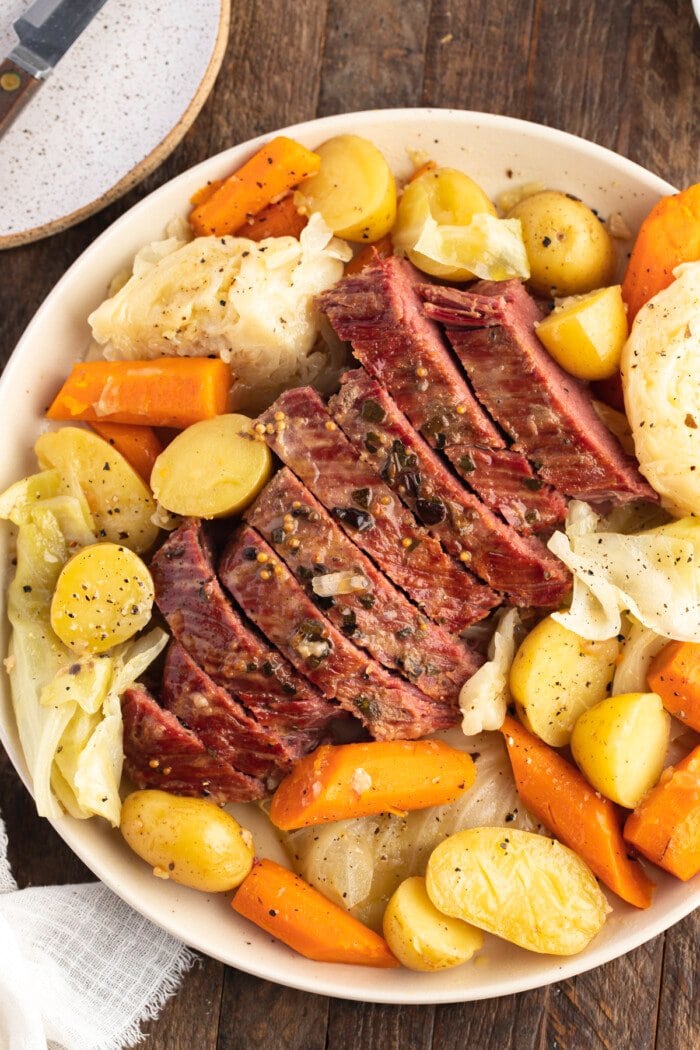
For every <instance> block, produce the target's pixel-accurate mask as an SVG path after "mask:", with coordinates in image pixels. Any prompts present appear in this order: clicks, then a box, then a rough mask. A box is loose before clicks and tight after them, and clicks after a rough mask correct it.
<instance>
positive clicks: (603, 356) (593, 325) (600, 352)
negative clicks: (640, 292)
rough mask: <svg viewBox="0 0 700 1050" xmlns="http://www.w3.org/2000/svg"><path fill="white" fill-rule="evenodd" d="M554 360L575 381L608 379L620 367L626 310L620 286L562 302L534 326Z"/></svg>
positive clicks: (625, 329)
mask: <svg viewBox="0 0 700 1050" xmlns="http://www.w3.org/2000/svg"><path fill="white" fill-rule="evenodd" d="M537 335H538V336H539V339H540V341H541V342H542V343H543V344H544V346H545V348H546V349H547V350H548V351H549V353H550V354H551V355H552V357H553V358H554V360H555V361H557V362H558V364H560V365H561V367H562V368H565V369H566V371H567V372H569V373H570V374H571V375H572V376H576V377H577V379H586V380H594V379H609V378H610V376H613V375H615V373H616V372H617V371H618V369H619V367H620V357H621V356H622V347H623V346H624V345H625V340H626V339H627V311H626V310H625V304H624V303H623V301H622V288H621V286H620V285H619V284H614V285H611V286H610V287H609V288H600V289H599V290H598V291H597V292H591V293H590V295H584V296H572V297H570V298H568V299H564V300H563V301H562V302H561V303H560V304H559V305H558V306H557V307H556V309H555V310H554V311H553V312H552V313H551V314H550V315H549V317H546V318H545V319H544V321H540V323H539V324H538V325H537Z"/></svg>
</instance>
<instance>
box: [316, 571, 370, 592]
mask: <svg viewBox="0 0 700 1050" xmlns="http://www.w3.org/2000/svg"><path fill="white" fill-rule="evenodd" d="M311 586H312V588H313V592H314V594H317V595H318V596H319V598H335V596H336V595H338V594H360V593H361V592H362V591H366V590H367V589H368V587H369V580H368V579H367V577H366V576H363V575H362V573H361V572H357V571H356V570H354V569H344V570H343V571H342V572H327V573H324V574H323V575H322V576H314V577H313V579H312V580H311Z"/></svg>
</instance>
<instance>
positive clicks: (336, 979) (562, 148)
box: [0, 109, 700, 1003]
mask: <svg viewBox="0 0 700 1050" xmlns="http://www.w3.org/2000/svg"><path fill="white" fill-rule="evenodd" d="M343 132H355V133H357V134H360V135H365V136H367V137H368V138H370V139H372V140H373V141H374V142H376V143H377V145H378V146H379V147H380V148H381V149H382V150H383V151H384V153H385V154H386V156H387V158H388V159H389V161H390V162H391V164H392V166H393V167H394V169H395V170H396V172H397V173H398V174H401V173H402V172H404V173H406V174H408V172H409V171H410V169H411V165H410V162H409V158H408V156H407V152H406V151H407V149H409V148H413V149H424V150H426V151H427V152H428V153H429V154H430V155H431V156H432V157H434V158H435V159H436V160H438V161H439V162H441V163H444V164H450V165H452V166H454V167H458V168H462V169H463V170H464V171H466V172H468V173H469V174H470V175H471V176H472V177H473V178H475V179H476V181H477V182H479V183H481V184H482V185H483V186H484V187H485V188H486V189H487V191H489V192H490V193H491V194H492V195H493V194H497V193H499V192H501V191H502V190H504V189H505V188H506V187H508V186H513V185H517V184H518V183H522V182H529V181H533V180H540V181H542V182H544V183H546V184H548V185H550V186H555V187H560V188H562V189H564V190H566V191H568V192H570V193H574V194H576V195H578V196H580V197H582V198H583V199H584V200H585V201H586V202H587V203H588V204H590V205H591V206H592V207H594V208H597V209H598V211H599V212H600V213H601V214H602V215H607V214H608V213H610V212H611V211H619V212H621V213H622V215H623V217H624V219H625V220H626V222H627V224H628V226H629V227H630V228H631V229H632V230H634V229H636V228H637V227H638V225H639V223H640V222H641V220H642V218H643V217H644V215H645V214H646V212H647V211H648V210H649V208H650V207H651V205H652V204H653V203H654V202H655V201H656V200H657V199H658V197H659V196H660V195H662V194H666V193H669V192H673V188H672V187H671V186H669V185H668V183H666V182H664V181H663V180H662V179H660V178H658V177H657V176H656V175H652V174H650V173H649V172H647V171H645V170H643V169H642V168H640V167H638V166H637V165H635V164H633V163H631V162H630V161H628V160H624V159H623V158H622V157H618V156H616V155H615V154H614V153H611V152H609V151H607V150H604V149H602V148H601V147H599V146H595V145H592V144H591V143H588V142H584V141H583V140H581V139H577V138H575V137H573V136H571V135H567V134H564V133H562V132H559V131H554V130H552V129H551V128H545V127H540V126H538V125H535V124H527V123H524V122H522V121H518V120H513V119H509V118H507V117H498V116H489V115H485V114H479V113H464V112H453V111H449V110H426V109H423V110H419V109H416V110H394V111H392V110H387V111H374V112H370V113H359V114H358V113H355V114H347V115H344V116H338V117H327V118H324V119H322V120H317V121H311V122H310V123H307V124H301V125H298V126H297V127H293V128H288V129H287V130H286V131H285V134H288V135H291V136H292V137H294V138H297V139H299V140H300V141H301V142H303V143H304V144H305V145H307V146H310V147H312V148H313V147H314V146H317V145H318V144H319V143H321V142H322V141H323V140H324V139H326V138H328V137H329V136H331V135H334V134H338V133H343ZM262 141H263V140H262V139H256V140H254V141H252V142H248V143H245V144H244V145H242V146H237V147H235V148H234V149H230V150H228V151H226V152H225V153H221V154H219V156H217V157H213V158H211V160H208V161H205V162H204V163H203V164H200V165H198V166H197V167H196V168H193V169H192V170H190V171H188V172H185V173H184V174H183V175H180V176H179V177H178V178H177V179H174V180H173V181H172V182H170V183H168V184H167V185H165V186H163V187H161V188H160V189H159V190H157V191H156V192H155V193H153V194H151V196H150V197H147V198H146V199H145V200H143V201H141V202H140V203H139V204H137V205H136V206H135V207H134V208H132V209H131V211H129V212H127V213H126V214H125V215H123V216H122V217H121V218H120V219H119V220H118V221H117V222H116V223H114V225H113V226H112V227H110V229H108V230H107V231H106V232H105V233H103V234H102V236H101V237H99V238H98V240H97V241H95V243H94V244H93V245H92V246H91V247H90V248H88V249H87V251H86V252H85V253H84V254H83V255H82V256H81V257H80V259H78V261H77V262H76V263H75V264H74V265H73V266H72V267H71V269H70V270H69V271H68V272H67V273H66V275H65V276H64V277H63V279H62V280H61V281H59V283H58V284H57V286H56V288H55V289H54V290H53V292H52V293H51V294H50V295H49V297H48V298H47V300H46V302H45V303H44V304H43V306H42V307H41V309H40V310H39V311H38V313H37V314H36V317H35V318H34V320H33V321H32V323H31V324H30V326H29V328H28V329H27V331H26V333H25V335H24V336H23V338H22V340H21V341H20V344H19V346H18V347H17V350H16V351H15V353H14V355H13V357H12V358H11V360H10V363H9V365H8V367H7V369H6V372H5V374H4V376H3V377H2V380H1V381H0V427H1V428H2V445H3V457H2V461H1V462H0V490H2V488H4V487H5V486H6V485H8V484H10V482H12V481H14V480H15V479H16V478H17V477H19V476H20V475H21V474H23V473H26V472H29V471H31V470H33V469H36V467H35V465H34V462H33V457H32V453H31V446H32V443H33V441H34V439H35V438H36V435H37V431H38V428H39V426H40V421H41V415H42V412H43V410H44V408H45V406H46V404H47V403H48V402H49V401H50V399H51V396H52V395H53V393H54V392H55V391H56V389H57V388H58V386H59V385H60V383H61V382H62V380H63V378H64V377H65V375H66V373H67V372H68V370H69V368H70V365H71V363H72V361H73V359H74V357H75V356H76V353H78V352H79V351H80V349H81V348H82V347H83V346H84V345H85V344H86V343H87V340H88V334H89V331H88V326H87V323H86V320H85V319H86V317H87V315H88V313H89V312H90V310H91V309H93V308H94V307H95V306H96V305H97V304H98V303H99V302H100V301H101V299H102V298H103V297H104V295H105V291H106V289H107V285H108V283H109V281H110V278H111V277H112V276H113V274H115V273H116V272H117V271H119V270H121V269H122V268H123V267H124V266H125V265H128V264H129V263H130V262H131V259H132V257H133V255H134V253H135V252H136V250H137V249H138V248H140V247H141V245H143V244H144V242H147V241H150V240H154V239H156V238H158V237H160V236H161V235H162V233H163V228H164V226H165V225H166V223H167V222H168V221H169V219H171V218H172V217H173V216H174V215H178V214H179V215H184V214H186V212H187V201H188V199H189V197H190V196H191V194H192V193H193V192H194V191H195V190H196V189H197V188H198V187H199V186H201V185H202V184H203V183H205V182H206V181H207V180H208V179H215V178H219V177H220V176H223V175H226V174H227V173H229V172H230V171H231V170H232V169H233V168H235V167H237V166H238V165H240V164H241V163H242V162H243V160H245V159H246V158H247V157H248V156H249V155H250V154H251V153H252V152H253V151H254V150H255V149H256V148H257V147H258V146H259V145H260V143H261V142H262ZM20 405H21V406H22V410H21V412H18V406H20ZM0 566H1V567H2V568H1V569H0V602H3V601H4V595H5V589H6V585H7V582H8V579H9V575H10V572H11V567H10V559H9V555H8V540H7V536H6V534H5V532H4V531H3V532H2V534H1V536H0ZM1 611H2V610H1V609H0V612H1ZM0 635H1V636H0V649H2V651H3V652H4V651H5V649H6V642H7V623H6V619H5V617H4V616H3V618H2V621H1V626H0ZM0 735H1V736H2V740H3V743H4V744H5V747H6V748H7V750H8V752H9V754H10V757H11V759H12V760H13V762H14V764H15V765H16V767H17V769H18V771H19V773H20V775H21V776H22V777H23V779H24V780H25V783H26V782H27V774H26V768H25V765H24V762H23V759H22V756H21V752H20V748H19V744H18V741H17V735H16V731H15V726H14V720H13V717H12V711H11V705H10V698H9V695H8V689H7V681H6V678H5V677H3V678H2V679H1V680H0ZM243 812H244V817H243V820H244V822H245V824H246V825H248V826H249V827H251V830H252V831H253V833H254V834H255V836H256V842H257V845H258V849H259V851H260V852H265V853H267V854H268V855H270V856H272V857H276V858H277V859H279V860H283V859H284V858H283V855H282V851H281V847H280V846H279V845H278V844H277V842H276V840H275V839H274V837H273V835H272V834H271V832H270V830H269V826H268V827H265V822H264V819H263V818H262V816H261V815H260V814H259V813H258V812H257V811H256V809H255V807H250V808H247V809H245V810H244V811H243ZM239 816H240V813H239ZM55 827H56V829H57V831H58V832H59V834H61V835H62V836H63V838H64V839H65V841H66V842H67V843H68V845H69V846H70V847H71V848H72V849H73V850H74V851H75V852H76V853H77V854H78V856H79V857H80V858H81V859H82V860H83V861H84V862H85V863H86V864H87V865H88V867H89V868H91V869H92V871H94V873H95V874H96V875H97V876H98V877H99V878H101V879H102V880H103V881H104V882H105V883H107V885H109V886H111V887H112V889H113V890H115V892H116V893H118V894H119V895H120V896H121V897H123V898H124V900H126V901H128V902H129V903H130V904H132V905H133V907H134V908H136V909H138V910H139V911H141V912H142V913H143V914H144V915H147V916H148V917H149V918H151V919H152V920H153V921H154V922H156V923H158V924H159V925H161V926H163V927H165V928H166V929H168V930H169V931H170V932H171V933H173V934H174V935H175V936H177V937H180V938H181V939H182V940H183V941H186V942H187V943H188V944H190V945H192V946H194V947H195V948H199V949H200V950H201V951H203V952H205V953H206V954H207V955H211V956H213V957H214V958H216V959H220V960H221V961H222V962H225V963H229V964H230V965H232V966H235V967H238V968H239V969H242V970H246V971H248V972H249V973H252V974H256V975H257V976H259V977H265V978H267V979H268V980H271V981H278V982H279V983H281V984H286V985H290V986H292V987H295V988H302V989H305V990H307V991H311V992H318V993H322V994H326V995H334V996H338V997H342V998H348V999H360V1000H365V1001H370V1002H387V1003H441V1002H455V1001H461V1000H467V999H481V998H487V997H490V996H497V995H506V994H508V993H511V992H519V991H523V990H524V989H527V988H534V987H538V986H540V985H544V984H547V983H549V982H551V981H557V980H560V979H561V978H564V977H571V976H572V975H574V974H577V973H581V972H582V971H584V970H587V969H590V968H591V967H593V966H599V965H600V964H601V963H605V962H607V961H608V960H610V959H614V958H615V957H616V956H618V955H622V954H623V953H624V952H627V951H629V950H630V949H632V948H634V947H636V946H637V945H639V944H642V943H643V942H644V941H646V940H648V939H649V938H651V937H653V936H655V935H656V934H657V933H659V932H660V931H661V930H664V929H665V928H666V927H668V926H670V925H671V924H672V923H674V922H677V921H678V920H679V919H681V918H682V917H683V916H684V915H687V914H688V912H690V911H692V909H693V908H695V907H697V906H698V905H700V883H699V882H698V880H697V879H696V880H695V881H693V882H691V883H681V882H678V881H676V880H674V879H672V878H670V877H667V876H664V875H663V873H661V872H658V873H657V874H658V879H657V881H658V889H657V893H656V899H655V902H654V904H653V906H652V907H651V908H650V909H649V910H648V911H644V912H642V911H637V910H636V909H634V908H632V907H630V906H628V905H625V904H622V903H621V902H619V901H616V900H614V899H613V898H612V897H611V903H612V904H613V905H614V910H613V913H612V914H611V916H610V917H609V919H608V922H607V924H606V926H605V928H604V930H603V931H602V932H601V934H600V935H599V936H598V937H597V938H596V939H595V941H594V942H593V943H592V944H591V945H590V947H589V948H588V950H587V951H586V952H584V953H583V954H581V955H578V956H574V957H572V958H554V957H550V956H542V955H535V954H533V953H529V952H526V951H524V950H521V949H518V948H514V947H512V946H510V945H508V944H506V943H505V942H502V941H498V940H496V939H495V938H492V937H488V938H487V939H486V945H485V948H484V951H483V952H482V953H481V954H480V955H479V956H478V957H477V959H476V961H475V962H474V963H468V964H466V965H465V966H463V967H459V968H457V969H454V970H446V971H443V972H442V973H435V974H418V973H412V972H411V971H409V970H372V969H365V968H362V967H350V966H341V965H328V964H320V963H314V962H310V961H309V960H307V959H304V958H302V957H300V956H298V955H296V954H294V953H293V952H291V951H290V950H289V949H287V948H286V947H284V945H282V944H280V943H278V942H276V941H274V940H272V938H270V937H269V936H267V935H266V934H264V933H262V932H260V931H259V930H258V929H257V928H255V927H253V926H252V925H250V924H248V923H247V922H245V921H244V920H243V919H241V918H239V917H238V916H237V915H235V914H234V913H233V912H232V911H231V908H230V906H229V895H222V896H216V897H209V896H206V895H204V894H198V893H196V892H194V891H192V890H186V889H183V888H181V887H178V886H176V885H174V884H173V883H169V882H163V881H161V880H160V879H154V878H153V876H152V875H151V872H150V870H149V868H148V867H147V866H146V865H145V864H144V863H143V862H142V861H140V860H139V859H138V858H137V857H136V856H135V855H134V854H132V853H131V852H130V851H129V850H128V849H127V847H126V846H125V845H124V843H123V842H122V840H121V838H120V836H119V833H118V832H116V831H112V830H111V829H109V828H107V827H105V825H104V824H103V823H102V822H100V821H98V820H97V819H93V820H92V821H87V822H78V821H74V820H72V819H70V818H68V817H66V818H64V819H62V820H60V821H58V822H57V823H56V825H55ZM655 877H656V876H655Z"/></svg>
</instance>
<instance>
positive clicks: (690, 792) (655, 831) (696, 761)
mask: <svg viewBox="0 0 700 1050" xmlns="http://www.w3.org/2000/svg"><path fill="white" fill-rule="evenodd" d="M624 834H625V839H626V840H627V841H628V842H629V843H630V844H631V845H632V846H634V848H635V849H637V850H639V852H640V853H642V854H643V855H644V856H645V857H647V858H648V860H651V861H653V863H654V864H658V865H659V867H660V868H664V869H665V870H666V871H669V872H670V873H671V875H675V876H676V877H677V878H679V879H683V881H684V882H685V881H687V880H688V879H692V877H693V875H697V873H698V872H699V871H700V747H696V748H695V749H694V750H693V751H691V752H690V754H689V755H686V757H685V758H684V759H683V760H682V761H681V762H679V763H678V764H677V765H675V766H669V767H668V769H665V770H664V771H663V773H662V774H661V780H660V781H659V783H658V784H657V785H656V787H654V788H652V789H651V791H650V792H649V793H648V795H646V796H645V797H644V798H643V799H642V801H641V802H640V804H639V805H638V806H637V808H636V809H635V811H634V813H630V815H629V817H628V818H627V823H626V824H625V832H624Z"/></svg>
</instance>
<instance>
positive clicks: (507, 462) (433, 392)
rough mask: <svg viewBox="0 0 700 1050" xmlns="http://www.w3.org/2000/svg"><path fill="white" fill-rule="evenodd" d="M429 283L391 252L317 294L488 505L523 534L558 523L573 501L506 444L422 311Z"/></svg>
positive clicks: (338, 327) (360, 354)
mask: <svg viewBox="0 0 700 1050" xmlns="http://www.w3.org/2000/svg"><path fill="white" fill-rule="evenodd" d="M423 280H424V278H423V277H422V275H420V274H418V272H417V270H415V269H414V268H413V267H412V266H411V264H410V263H409V262H407V261H405V260H402V259H398V258H396V257H392V258H389V259H385V260H382V261H380V262H378V263H377V264H376V265H374V266H371V267H368V268H366V269H364V270H363V271H362V272H361V273H359V274H353V275H352V276H348V277H345V278H344V279H343V280H342V281H340V282H339V283H338V284H336V285H335V286H334V287H333V288H331V289H330V290H329V291H327V292H324V293H323V295H321V296H320V297H319V298H318V299H317V306H318V307H319V309H321V310H323V311H325V313H326V314H327V315H328V319H329V320H330V322H331V324H332V326H333V328H334V329H335V331H336V332H337V334H338V335H339V336H340V338H341V339H345V340H348V341H349V342H350V343H351V344H352V348H353V352H354V354H355V357H357V358H358V360H359V361H361V362H362V364H363V365H364V366H365V368H366V369H367V371H368V372H370V373H371V374H372V375H373V376H374V377H375V378H376V379H378V380H379V381H380V382H381V383H382V385H383V386H385V387H386V389H387V390H388V391H389V393H390V394H391V396H392V397H393V398H394V400H395V401H396V404H397V405H398V406H399V408H400V409H401V411H402V412H403V413H404V415H406V416H408V418H409V420H410V421H411V423H412V424H413V426H414V427H416V429H417V430H419V431H420V432H421V433H422V434H423V437H424V438H425V439H426V440H427V441H428V442H429V443H430V444H431V445H432V446H433V448H437V449H444V451H445V452H446V454H447V455H448V456H449V458H450V460H451V461H452V463H453V464H454V466H455V469H456V470H457V472H458V473H459V474H461V475H462V477H463V478H464V479H465V481H466V482H467V483H468V485H469V487H470V488H472V489H473V490H474V491H475V492H477V493H478V495H479V496H480V497H481V499H482V500H483V501H484V502H485V503H486V504H487V506H489V507H490V508H491V509H493V510H496V511H498V512H499V513H501V514H502V515H503V517H504V518H505V519H506V521H508V522H510V524H511V525H513V526H514V527H515V528H517V529H518V530H519V531H521V532H525V533H527V532H531V531H532V530H533V529H539V528H543V527H546V526H549V525H556V524H557V523H558V522H560V521H562V520H563V518H564V516H565V514H566V501H565V500H564V499H563V497H562V496H561V495H560V494H559V493H557V492H555V491H554V490H553V489H551V488H550V487H549V485H543V484H541V483H540V482H539V481H538V479H537V476H536V474H535V472H534V471H533V469H532V467H531V466H530V464H529V463H528V461H527V459H526V458H525V456H524V455H523V454H522V452H519V451H513V450H510V449H507V448H506V445H505V441H504V440H503V437H502V435H501V434H500V432H499V431H498V430H497V428H496V427H495V426H494V424H493V422H492V421H491V420H490V419H489V417H488V416H487V415H486V413H485V412H484V410H483V409H482V407H481V405H479V403H478V402H477V401H476V399H475V397H474V395H473V393H472V391H471V390H470V388H469V386H468V384H467V383H466V381H465V379H464V376H463V375H462V373H461V371H460V370H459V368H458V367H457V365H456V364H455V362H454V361H453V359H452V357H451V355H450V353H449V351H448V350H447V348H446V346H445V344H444V343H443V339H442V334H441V332H440V329H439V328H438V326H437V325H436V324H434V323H433V322H432V321H430V320H429V319H428V318H427V317H426V316H425V314H424V312H423V308H422V302H421V298H420V296H419V295H418V292H417V287H418V286H419V284H420V283H421V281H423ZM369 411H370V409H369V408H368V412H369ZM368 422H370V420H369V419H368ZM463 464H467V465H466V466H463Z"/></svg>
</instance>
